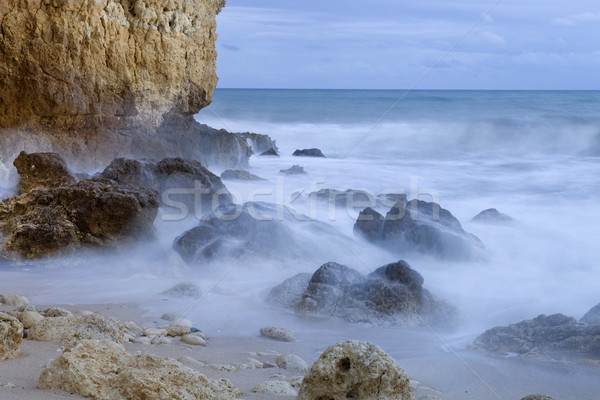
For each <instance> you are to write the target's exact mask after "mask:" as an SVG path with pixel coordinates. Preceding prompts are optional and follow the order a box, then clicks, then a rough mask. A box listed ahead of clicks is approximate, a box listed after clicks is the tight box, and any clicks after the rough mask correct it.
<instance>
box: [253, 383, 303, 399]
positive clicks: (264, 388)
mask: <svg viewBox="0 0 600 400" xmlns="http://www.w3.org/2000/svg"><path fill="white" fill-rule="evenodd" d="M251 392H253V393H263V394H269V395H272V396H296V395H297V394H298V393H297V392H296V391H295V390H294V388H292V385H290V383H289V382H287V381H266V382H262V383H259V384H258V385H256V386H254V387H253V388H252V390H251Z"/></svg>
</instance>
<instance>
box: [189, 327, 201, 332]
mask: <svg viewBox="0 0 600 400" xmlns="http://www.w3.org/2000/svg"><path fill="white" fill-rule="evenodd" d="M190 332H192V333H194V332H200V329H198V328H194V327H193V326H192V327H191V328H190Z"/></svg>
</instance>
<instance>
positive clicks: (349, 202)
mask: <svg viewBox="0 0 600 400" xmlns="http://www.w3.org/2000/svg"><path fill="white" fill-rule="evenodd" d="M309 196H310V197H311V198H313V199H316V200H318V201H322V202H325V201H326V202H328V204H329V205H331V206H335V207H345V208H347V209H348V210H349V211H350V210H352V211H354V210H355V209H361V210H362V209H364V208H365V207H375V206H377V200H376V198H375V197H374V196H373V195H372V194H371V193H369V192H367V191H365V190H354V189H348V190H346V191H341V190H336V189H320V190H318V191H316V192H312V193H310V194H309Z"/></svg>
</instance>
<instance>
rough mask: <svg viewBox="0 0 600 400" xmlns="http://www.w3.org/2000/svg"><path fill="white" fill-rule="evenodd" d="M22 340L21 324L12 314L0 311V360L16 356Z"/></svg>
mask: <svg viewBox="0 0 600 400" xmlns="http://www.w3.org/2000/svg"><path fill="white" fill-rule="evenodd" d="M22 341H23V324H21V323H20V322H19V320H18V319H16V318H15V317H13V316H12V315H8V314H5V313H0V361H4V360H8V359H11V358H16V357H17V356H18V355H19V351H20V350H21V342H22Z"/></svg>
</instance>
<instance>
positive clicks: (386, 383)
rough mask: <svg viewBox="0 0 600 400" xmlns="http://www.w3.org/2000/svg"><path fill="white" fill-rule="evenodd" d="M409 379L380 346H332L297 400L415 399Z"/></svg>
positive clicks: (345, 343) (355, 343) (352, 343)
mask: <svg viewBox="0 0 600 400" xmlns="http://www.w3.org/2000/svg"><path fill="white" fill-rule="evenodd" d="M413 398H414V397H413V391H412V388H411V385H410V380H409V379H408V377H407V376H406V373H405V372H404V370H403V369H402V368H401V367H400V366H399V365H398V363H397V362H396V361H395V360H394V359H393V358H392V357H390V356H389V355H388V354H386V353H385V352H384V351H383V350H382V349H381V348H379V347H378V346H376V345H374V344H371V343H367V342H359V341H354V340H347V341H343V342H339V343H337V344H335V345H333V346H331V347H329V348H328V349H327V350H325V352H323V354H321V356H320V357H319V359H318V360H317V362H315V363H314V364H313V366H312V367H311V369H310V371H309V372H308V374H307V375H306V376H305V377H304V380H303V381H302V385H301V386H300V391H299V392H298V400H315V399H329V400H347V399H378V400H413Z"/></svg>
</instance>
